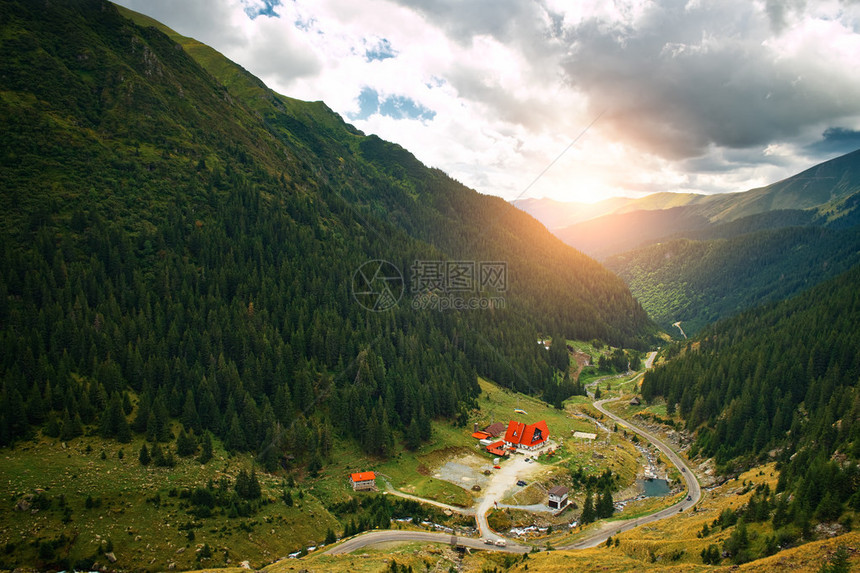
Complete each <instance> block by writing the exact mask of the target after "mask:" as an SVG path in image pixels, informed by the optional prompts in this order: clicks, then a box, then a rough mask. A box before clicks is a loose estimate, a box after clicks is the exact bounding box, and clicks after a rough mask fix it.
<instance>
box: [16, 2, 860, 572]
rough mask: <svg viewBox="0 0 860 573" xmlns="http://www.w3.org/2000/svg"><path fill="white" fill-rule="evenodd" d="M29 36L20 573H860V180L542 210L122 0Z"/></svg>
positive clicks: (26, 9)
mask: <svg viewBox="0 0 860 573" xmlns="http://www.w3.org/2000/svg"><path fill="white" fill-rule="evenodd" d="M242 5H243V7H244V12H242V11H241V10H240V15H239V17H240V18H246V19H247V20H248V22H246V24H248V25H251V24H252V23H253V21H254V19H255V18H275V16H273V15H271V14H266V13H263V12H261V13H260V14H256V15H252V14H253V13H254V11H253V10H252V9H251V8H252V7H251V3H242ZM266 5H267V6H268V10H269V11H270V12H272V11H274V10H275V9H276V8H277V9H281V5H280V4H279V3H277V2H275V3H273V4H272V5H269V4H266ZM529 6H531V5H530V4H529ZM284 9H286V8H284ZM356 9H357V8H356ZM405 9H406V8H405V7H404V10H405ZM691 9H692V5H691ZM249 10H250V12H249ZM241 14H244V16H242V15H241ZM243 21H244V20H243ZM511 21H518V20H515V19H511ZM422 22H423V20H422ZM559 22H562V20H559ZM0 23H2V25H0V50H2V52H0V53H2V54H3V57H2V58H0V127H2V129H3V137H2V138H0V207H2V213H3V214H2V216H0V571H7V570H8V571H22V572H25V571H69V570H81V571H83V570H86V571H99V572H100V573H113V572H120V571H203V570H206V571H212V570H224V571H239V570H249V569H250V570H262V571H268V572H271V573H279V572H281V571H284V572H286V571H344V570H349V571H355V572H367V573H371V572H372V573H378V572H380V571H389V572H391V573H406V572H407V571H410V570H411V571H425V572H429V571H451V570H453V571H464V572H472V571H474V572H475V573H478V572H480V573H489V572H493V573H496V572H497V571H504V572H507V571H517V572H520V571H527V570H528V571H550V572H551V571H569V570H577V571H579V570H582V571H618V572H623V571H642V570H654V571H702V572H704V571H727V570H739V571H753V570H754V571H756V572H762V571H779V570H786V569H790V570H799V571H814V572H820V573H837V572H841V571H846V570H849V569H850V567H852V566H854V567H857V566H858V565H860V551H858V545H857V544H858V542H860V534H858V533H857V531H856V528H857V524H858V523H860V521H858V520H860V385H858V383H860V351H858V349H860V329H858V327H857V325H858V324H860V289H858V287H857V285H858V284H860V228H858V226H857V224H858V222H860V218H858V215H860V208H858V206H860V151H848V152H844V151H843V154H842V155H838V156H837V155H835V154H834V155H832V156H829V157H830V158H829V159H818V160H819V161H820V163H818V164H815V165H812V166H811V167H808V168H804V169H805V170H804V171H801V172H799V173H797V174H796V175H794V176H790V177H787V178H785V179H783V180H781V181H777V182H774V183H771V184H768V185H765V186H763V187H759V188H756V189H750V190H747V191H741V192H738V193H718V194H712V195H704V194H700V193H687V192H683V193H663V192H661V193H655V194H652V195H648V196H644V197H639V198H636V199H626V198H619V197H613V198H610V199H606V200H604V201H600V202H598V203H595V204H593V205H588V206H583V205H579V204H567V203H564V202H559V201H554V200H543V199H531V198H527V199H523V200H521V201H516V202H515V204H511V203H510V202H508V201H506V200H504V199H503V198H502V197H501V196H496V195H490V194H485V193H483V192H479V191H477V190H475V189H472V188H470V187H468V186H466V185H464V184H463V183H461V182H460V181H458V180H457V179H455V178H454V177H452V176H449V175H448V174H447V173H446V172H444V171H442V170H441V169H439V168H436V167H431V166H428V165H425V164H424V163H422V161H421V160H419V159H418V157H417V156H416V155H413V153H412V152H411V151H409V150H407V149H405V148H404V147H402V146H401V145H398V144H396V143H391V142H388V141H386V140H384V139H382V138H381V137H379V136H377V135H374V134H366V133H364V132H363V131H361V130H360V129H358V128H357V127H356V126H355V125H353V124H351V123H348V122H347V120H346V119H350V121H364V120H355V119H351V118H352V117H353V116H352V114H346V115H343V116H342V115H339V114H338V113H335V111H333V110H332V108H330V107H329V106H328V105H327V104H326V103H323V102H321V101H313V102H311V101H302V100H299V99H295V98H293V97H288V96H287V95H283V94H280V93H277V92H276V91H274V90H272V89H270V88H269V87H268V86H267V85H266V84H265V83H264V82H263V81H262V80H261V79H259V78H257V77H255V76H254V75H252V74H251V73H250V72H248V71H247V70H246V69H245V68H243V67H242V66H241V65H240V64H238V63H236V62H233V61H231V60H229V59H228V58H226V57H225V56H224V55H222V54H221V53H219V52H218V51H217V50H216V49H215V48H213V47H210V46H207V45H205V44H203V43H201V42H200V41H198V40H196V39H194V38H191V37H188V36H184V35H182V34H181V33H179V32H177V31H175V30H173V29H171V28H169V27H167V26H166V25H164V24H162V23H160V22H158V21H156V20H154V19H152V18H150V17H149V16H146V15H144V14H140V13H137V12H134V11H133V10H130V9H128V8H125V7H119V6H117V5H115V4H112V3H110V2H108V1H107V0H69V1H67V2H47V3H39V4H38V5H37V3H33V2H28V1H27V0H0ZM271 23H274V21H273V20H272V21H271ZM306 24H307V25H308V26H310V25H311V24H312V23H311V22H310V21H309V22H307V23H306ZM422 25H423V24H422ZM559 25H561V24H559ZM296 26H298V27H297V28H296V29H299V28H301V26H299V25H298V24H296ZM321 37H322V35H321ZM376 40H379V42H381V44H380V45H383V46H384V42H382V39H380V38H377V39H376ZM320 41H323V40H320ZM361 41H362V42H364V41H369V40H367V39H366V38H364V37H362V39H361ZM466 43H468V42H466ZM365 48H366V49H365V50H364V51H365V52H366V53H365V56H366V58H368V59H370V60H374V58H381V59H379V60H378V61H379V62H382V61H384V60H392V59H396V57H397V54H396V50H392V51H391V53H390V54H389V53H388V52H385V51H384V50H383V51H379V50H377V49H375V48H371V47H370V46H369V44H368V45H367V46H365ZM380 49H381V48H380ZM359 52H360V51H359ZM359 52H355V53H351V56H350V57H354V56H355V55H356V54H358V53H359ZM383 52H384V53H385V54H387V55H385V57H382V55H380V54H383ZM358 57H359V58H361V56H360V54H359V56H358ZM374 61H377V60H374ZM465 75H469V74H465ZM425 87H426V88H427V89H430V90H440V91H439V92H436V93H442V91H444V92H445V93H446V94H449V95H450V94H451V93H454V92H456V90H455V89H449V88H451V86H447V87H446V86H444V85H443V84H439V85H437V83H436V82H435V80H434V81H431V82H429V83H427V84H425ZM361 93H362V94H363V95H362V97H365V96H366V98H365V99H367V98H370V99H367V101H365V99H362V101H363V102H364V103H367V104H368V105H369V104H371V103H372V101H371V100H372V98H371V94H370V91H368V92H367V93H365V92H364V91H362V92H361ZM373 93H376V92H373ZM376 97H377V99H378V100H379V101H378V102H377V103H378V105H377V107H378V112H379V113H381V110H383V109H386V110H388V109H389V108H390V107H391V106H392V105H394V104H393V103H392V102H399V104H398V105H400V104H402V105H401V107H402V109H400V111H399V112H402V113H406V112H407V111H408V110H409V109H411V108H410V106H409V105H408V102H407V100H405V99H404V100H400V99H397V98H398V97H400V96H396V95H391V94H381V93H380V94H377V96H376ZM446 97H447V96H446ZM386 98H388V99H386ZM390 98H394V99H393V100H392V99H390ZM855 99H856V98H853V99H852V98H846V101H854V100H855ZM385 102H388V103H385ZM362 105H363V104H362ZM395 107H397V106H395ZM539 107H541V109H546V110H549V107H548V106H545V105H541V106H539ZM362 109H363V108H362ZM398 109H399V108H398ZM415 109H419V108H418V107H415ZM389 111H390V110H389ZM433 113H435V112H433ZM440 114H441V111H440ZM377 115H378V114H377ZM613 115H614V114H613V113H612V112H610V113H607V114H605V115H600V116H598V117H599V118H602V119H601V121H603V122H610V121H616V120H617V118H613V117H612V116H613ZM356 117H357V116H356ZM345 118H346V119H345ZM440 119H441V118H440ZM413 121H415V123H414V125H413V127H414V128H415V129H419V127H421V129H423V127H426V122H430V121H432V120H431V117H430V115H429V114H428V115H425V116H424V117H423V118H421V119H415V118H413ZM446 121H449V122H450V121H451V120H446ZM595 121H596V120H595ZM422 122H425V123H422ZM526 123H528V122H526ZM593 123H594V122H593ZM419 124H420V126H419ZM359 125H367V124H359ZM523 125H525V124H523ZM594 125H595V129H601V128H602V126H603V124H598V123H594ZM422 126H423V127H422ZM586 131H588V130H586ZM515 132H516V130H514V131H511V132H510V133H511V134H515ZM830 133H831V134H832V133H833V132H830ZM836 133H838V134H842V136H846V137H848V136H850V135H851V134H850V133H848V132H845V131H838V132H836ZM509 135H510V134H509ZM582 135H583V137H584V136H585V135H588V134H586V132H585V131H584V132H582ZM593 135H597V134H596V133H595V134H593ZM601 137H605V133H603V134H602V135H601ZM517 138H518V136H517V137H514V136H511V137H508V136H505V137H500V138H499V139H498V141H499V145H502V142H503V141H506V140H507V139H511V140H513V139H517ZM849 139H850V137H849ZM594 141H595V142H599V141H600V138H599V137H598V138H595V139H594ZM577 142H578V139H577V140H574V141H573V143H570V144H569V145H568V147H567V148H566V149H565V152H567V151H571V152H572V153H571V156H570V157H569V158H565V159H574V157H573V156H574V155H577V161H580V162H582V161H585V159H584V158H586V157H587V155H578V154H579V153H580V152H582V153H585V150H580V149H578V148H577V149H574V148H575V147H576V146H575V145H574V144H577ZM458 143H460V142H458ZM583 143H584V141H583ZM520 147H522V149H525V148H526V147H528V146H527V145H525V146H520ZM622 148H624V149H626V148H625V147H624V146H623V145H622V146H616V151H618V152H621V150H622ZM529 153H532V154H535V155H538V154H537V152H535V151H533V150H531V151H529ZM563 155H564V154H563ZM810 157H818V156H817V155H814V154H812V155H810ZM561 159H562V157H561V156H556V160H554V161H553V162H552V163H550V164H549V167H553V166H554V165H555V164H556V161H559V162H560V160H561ZM694 163H695V162H694ZM559 166H560V164H559ZM549 167H547V169H549ZM619 167H620V165H619ZM547 169H545V170H544V172H542V173H541V175H543V173H545V172H546V170H547ZM551 175H552V174H550V175H549V176H551ZM655 176H656V175H655ZM539 178H540V177H538V179H539ZM534 181H537V179H535V180H534ZM526 211H528V212H526ZM530 213H531V214H530ZM532 215H534V216H532ZM598 259H599V260H598Z"/></svg>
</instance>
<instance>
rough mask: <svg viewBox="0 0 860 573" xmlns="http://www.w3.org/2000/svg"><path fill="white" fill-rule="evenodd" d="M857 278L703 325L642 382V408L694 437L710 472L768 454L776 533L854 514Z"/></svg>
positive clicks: (859, 341)
mask: <svg viewBox="0 0 860 573" xmlns="http://www.w3.org/2000/svg"><path fill="white" fill-rule="evenodd" d="M858 280H860V267H854V268H853V269H852V270H850V271H848V272H846V273H845V274H842V275H840V276H839V277H837V278H835V279H832V280H830V281H828V282H826V283H823V284H821V285H819V286H817V287H815V288H813V289H811V290H809V291H807V292H805V293H803V294H801V295H799V296H797V297H795V298H793V299H790V300H787V301H784V302H780V303H775V304H772V305H770V306H767V307H763V308H760V309H756V310H753V311H749V312H746V313H743V314H740V315H738V316H737V317H735V318H732V319H729V320H725V321H722V322H720V323H718V324H716V325H714V326H712V327H709V328H708V329H706V330H705V331H703V332H702V334H701V336H700V337H698V338H699V339H698V341H697V342H695V343H687V344H685V345H683V346H680V345H679V346H676V347H675V348H674V349H673V350H672V352H670V353H669V355H670V356H671V355H673V354H674V355H675V357H674V358H673V359H672V360H671V361H669V362H668V363H667V364H665V365H664V366H661V367H659V368H656V369H655V370H653V371H652V372H649V373H648V374H647V375H646V376H645V380H644V382H643V384H642V394H643V397H644V398H645V399H646V400H653V399H655V398H656V397H663V398H665V400H666V405H667V412H668V413H670V414H672V413H674V412H675V410H676V409H677V411H678V413H680V415H681V416H683V418H684V419H685V421H686V426H687V428H688V429H689V430H696V431H697V439H696V442H695V444H694V445H693V448H692V450H691V452H690V453H691V455H696V454H697V453H701V454H702V455H704V456H706V457H714V459H715V461H716V463H717V470H718V472H721V473H729V472H731V471H732V467H733V466H734V467H739V466H743V465H748V464H750V463H752V462H754V461H756V460H758V461H767V460H769V459H771V458H776V460H777V461H778V467H779V469H780V475H779V486H778V488H777V493H783V496H782V497H781V498H780V499H781V501H780V503H781V504H782V506H781V509H780V511H779V512H778V515H777V514H776V513H775V514H774V518H773V519H774V526H775V528H779V527H782V526H783V525H785V524H786V523H790V522H795V523H796V524H797V525H798V526H800V527H802V528H803V530H804V531H808V528H809V524H810V521H811V520H813V519H815V520H827V521H832V520H836V519H837V518H838V517H839V515H840V514H841V513H842V511H843V510H845V509H847V508H848V507H849V506H850V507H851V508H853V509H854V510H855V511H856V510H857V509H858V508H860V494H858V490H860V467H858V465H857V461H858V458H860V391H858V386H857V382H858V378H860V352H858V348H860V332H858V330H857V324H858V321H860V290H858V289H857V284H858ZM679 354H680V355H679ZM765 513H766V514H767V512H765Z"/></svg>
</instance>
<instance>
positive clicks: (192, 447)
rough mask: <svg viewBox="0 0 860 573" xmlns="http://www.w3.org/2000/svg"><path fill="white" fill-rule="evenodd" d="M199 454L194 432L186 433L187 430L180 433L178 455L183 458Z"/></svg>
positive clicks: (177, 439) (177, 447)
mask: <svg viewBox="0 0 860 573" xmlns="http://www.w3.org/2000/svg"><path fill="white" fill-rule="evenodd" d="M196 453H197V440H196V439H195V438H194V431H193V430H192V431H191V432H190V433H186V432H185V428H182V430H181V431H180V432H179V436H177V437H176V455H178V456H179V457H182V458H186V457H188V456H193V455H194V454H196Z"/></svg>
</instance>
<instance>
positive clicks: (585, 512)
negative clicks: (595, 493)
mask: <svg viewBox="0 0 860 573" xmlns="http://www.w3.org/2000/svg"><path fill="white" fill-rule="evenodd" d="M596 517H597V514H596V512H595V510H594V500H593V499H592V495H591V490H590V489H589V490H588V491H586V492H585V503H584V504H583V505H582V515H581V516H580V521H581V522H582V523H583V524H584V525H587V524H589V523H591V522H592V521H594V519H595V518H596Z"/></svg>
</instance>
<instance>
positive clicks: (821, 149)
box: [805, 127, 860, 157]
mask: <svg viewBox="0 0 860 573" xmlns="http://www.w3.org/2000/svg"><path fill="white" fill-rule="evenodd" d="M805 149H806V150H807V151H809V152H810V153H811V154H813V155H816V156H820V157H833V156H836V155H843V154H845V153H850V152H852V151H856V150H857V149H860V131H858V130H855V129H847V128H844V127H828V128H827V129H825V130H824V133H822V134H821V139H820V140H818V141H815V142H813V143H810V144H809V145H807V146H806V148H805Z"/></svg>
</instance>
